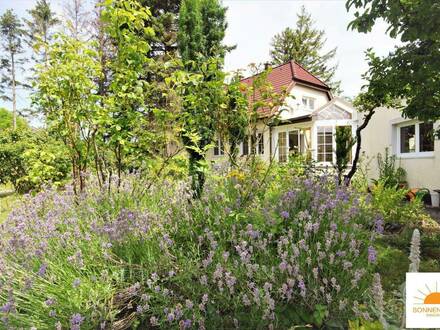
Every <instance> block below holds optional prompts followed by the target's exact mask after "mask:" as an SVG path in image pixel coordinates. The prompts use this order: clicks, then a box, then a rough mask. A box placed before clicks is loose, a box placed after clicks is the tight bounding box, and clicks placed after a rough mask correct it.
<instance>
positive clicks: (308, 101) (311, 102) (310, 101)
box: [302, 96, 315, 110]
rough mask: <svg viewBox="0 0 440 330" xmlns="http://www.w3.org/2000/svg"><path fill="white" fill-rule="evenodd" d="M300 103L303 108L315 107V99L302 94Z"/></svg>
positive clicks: (312, 108) (311, 108)
mask: <svg viewBox="0 0 440 330" xmlns="http://www.w3.org/2000/svg"><path fill="white" fill-rule="evenodd" d="M302 104H303V106H304V107H305V108H307V109H310V110H314V109H315V99H314V98H313V97H308V96H303V97H302Z"/></svg>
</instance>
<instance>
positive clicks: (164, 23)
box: [140, 0, 181, 57]
mask: <svg viewBox="0 0 440 330" xmlns="http://www.w3.org/2000/svg"><path fill="white" fill-rule="evenodd" d="M140 2H141V4H142V5H144V6H146V7H148V8H149V9H150V11H151V15H152V17H151V21H152V23H153V27H154V31H155V35H154V36H153V38H152V40H150V46H151V51H150V53H151V54H152V56H154V57H162V56H174V55H175V53H176V50H177V30H178V22H177V17H178V15H179V10H180V3H181V0H141V1H140Z"/></svg>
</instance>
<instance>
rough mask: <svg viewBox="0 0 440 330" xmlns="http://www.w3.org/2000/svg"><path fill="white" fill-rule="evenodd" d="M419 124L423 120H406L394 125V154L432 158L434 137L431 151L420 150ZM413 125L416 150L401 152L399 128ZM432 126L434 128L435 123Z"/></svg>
mask: <svg viewBox="0 0 440 330" xmlns="http://www.w3.org/2000/svg"><path fill="white" fill-rule="evenodd" d="M420 124H423V122H420V121H406V122H402V123H399V124H396V125H394V126H395V130H396V139H395V141H394V149H395V150H396V155H397V156H398V157H400V158H432V157H434V152H435V138H434V150H433V151H420ZM408 126H415V134H414V136H415V147H416V150H415V151H414V152H402V151H401V149H400V147H401V141H400V138H401V135H400V129H401V128H403V127H408ZM433 128H434V129H435V124H433Z"/></svg>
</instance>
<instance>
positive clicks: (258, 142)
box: [255, 132, 266, 155]
mask: <svg viewBox="0 0 440 330" xmlns="http://www.w3.org/2000/svg"><path fill="white" fill-rule="evenodd" d="M260 137H261V140H260ZM260 141H261V142H262V144H263V148H262V149H263V150H260ZM264 142H265V141H264V132H257V133H256V146H255V149H256V151H257V155H264V153H265V151H266V150H265V149H266V148H265V145H264Z"/></svg>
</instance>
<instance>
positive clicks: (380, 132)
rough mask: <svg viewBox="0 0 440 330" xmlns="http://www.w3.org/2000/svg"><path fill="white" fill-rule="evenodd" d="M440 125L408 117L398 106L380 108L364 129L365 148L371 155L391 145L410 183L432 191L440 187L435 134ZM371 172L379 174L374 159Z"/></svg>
mask: <svg viewBox="0 0 440 330" xmlns="http://www.w3.org/2000/svg"><path fill="white" fill-rule="evenodd" d="M439 128H440V122H437V123H424V122H421V121H418V120H411V119H405V118H403V117H402V115H401V113H400V111H398V110H396V109H385V108H381V109H376V113H375V114H374V116H373V117H372V119H371V121H370V123H369V124H368V126H367V127H366V128H365V130H364V131H363V132H362V138H363V145H362V150H363V151H364V153H365V154H366V156H367V158H370V159H371V158H373V157H376V156H377V154H378V153H382V154H383V153H384V151H385V148H388V150H389V152H390V153H391V154H393V155H396V159H397V162H396V165H397V166H401V167H402V168H403V169H405V170H406V172H407V176H406V180H407V183H408V186H409V187H410V188H428V189H429V190H430V191H431V193H432V192H433V191H434V190H437V189H440V140H438V139H435V138H434V137H433V134H432V133H433V130H435V129H439ZM369 175H370V176H371V177H372V178H377V177H378V167H377V163H376V161H375V160H374V159H373V162H372V163H371V171H370V173H369Z"/></svg>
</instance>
